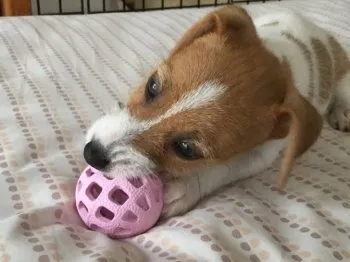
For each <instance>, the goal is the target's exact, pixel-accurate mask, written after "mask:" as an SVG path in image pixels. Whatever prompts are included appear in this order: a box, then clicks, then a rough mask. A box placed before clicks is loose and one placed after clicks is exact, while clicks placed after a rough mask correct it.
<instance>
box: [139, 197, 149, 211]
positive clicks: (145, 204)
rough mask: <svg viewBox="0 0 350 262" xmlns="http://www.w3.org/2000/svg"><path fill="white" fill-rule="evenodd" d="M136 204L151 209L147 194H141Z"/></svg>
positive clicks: (144, 208)
mask: <svg viewBox="0 0 350 262" xmlns="http://www.w3.org/2000/svg"><path fill="white" fill-rule="evenodd" d="M136 204H137V205H138V206H139V207H141V208H142V209H143V210H145V211H147V210H148V209H149V204H148V201H147V199H146V197H145V195H142V196H140V197H139V198H138V199H137V200H136Z"/></svg>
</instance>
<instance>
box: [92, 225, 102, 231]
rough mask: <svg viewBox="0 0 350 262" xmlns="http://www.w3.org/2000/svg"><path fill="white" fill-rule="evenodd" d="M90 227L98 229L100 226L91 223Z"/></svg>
mask: <svg viewBox="0 0 350 262" xmlns="http://www.w3.org/2000/svg"><path fill="white" fill-rule="evenodd" d="M90 229H91V230H93V231H98V230H100V229H101V228H100V227H99V226H98V225H95V224H91V226H90Z"/></svg>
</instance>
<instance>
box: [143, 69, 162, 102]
mask: <svg viewBox="0 0 350 262" xmlns="http://www.w3.org/2000/svg"><path fill="white" fill-rule="evenodd" d="M160 91H161V89H160V85H159V82H158V80H157V78H156V77H155V76H154V75H153V76H151V77H150V78H149V79H148V82H147V84H146V90H145V97H146V101H147V102H151V101H152V100H153V99H154V98H156V96H157V95H158V94H159V93H160Z"/></svg>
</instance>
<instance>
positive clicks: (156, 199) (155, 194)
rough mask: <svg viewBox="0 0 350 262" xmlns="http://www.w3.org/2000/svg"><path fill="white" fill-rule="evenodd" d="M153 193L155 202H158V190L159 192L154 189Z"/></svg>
mask: <svg viewBox="0 0 350 262" xmlns="http://www.w3.org/2000/svg"><path fill="white" fill-rule="evenodd" d="M153 194H154V199H155V201H156V202H157V203H159V201H160V192H159V190H157V189H155V190H154V193H153Z"/></svg>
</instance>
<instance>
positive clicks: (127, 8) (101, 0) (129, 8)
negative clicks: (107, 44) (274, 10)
mask: <svg viewBox="0 0 350 262" xmlns="http://www.w3.org/2000/svg"><path fill="white" fill-rule="evenodd" d="M41 1H46V0H36V5H37V12H38V14H39V15H73V14H84V13H88V14H97V13H113V12H142V11H155V10H167V9H180V8H200V7H210V6H220V5H225V4H233V3H246V4H249V3H252V2H261V3H265V2H267V1H281V0H227V1H220V2H219V0H213V1H212V3H211V4H204V3H202V2H203V1H201V0H197V1H196V2H195V3H194V4H192V5H186V4H185V3H186V2H185V1H186V0H179V2H178V3H179V5H177V6H173V5H172V6H166V0H161V1H160V2H158V3H160V6H159V7H158V6H157V7H152V8H147V7H146V6H147V5H146V3H147V2H146V1H149V0H135V1H141V2H139V3H140V5H141V7H139V8H135V4H134V3H131V4H130V2H129V1H125V0H120V2H121V5H120V6H119V9H116V10H110V9H109V8H108V7H107V0H80V8H81V10H80V11H77V12H67V11H64V10H63V6H64V3H65V2H67V3H69V2H71V1H72V0H56V1H57V4H58V10H57V12H55V13H45V12H43V6H42V5H41ZM76 1H79V0H76ZM115 1H118V0H115ZM85 3H86V10H85ZM92 3H94V5H95V6H96V3H97V4H98V5H100V8H99V9H96V8H94V7H93V5H92ZM85 11H86V12H85Z"/></svg>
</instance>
